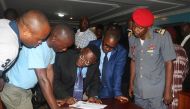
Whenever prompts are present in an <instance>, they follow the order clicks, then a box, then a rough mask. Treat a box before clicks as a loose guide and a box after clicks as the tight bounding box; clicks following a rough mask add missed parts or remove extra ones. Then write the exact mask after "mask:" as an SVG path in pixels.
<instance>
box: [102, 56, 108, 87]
mask: <svg viewBox="0 0 190 109" xmlns="http://www.w3.org/2000/svg"><path fill="white" fill-rule="evenodd" d="M107 64H108V57H107V53H105V56H104V62H103V67H102V84H103V85H106V69H107Z"/></svg>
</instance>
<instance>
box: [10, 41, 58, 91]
mask: <svg viewBox="0 0 190 109" xmlns="http://www.w3.org/2000/svg"><path fill="white" fill-rule="evenodd" d="M54 60H55V52H54V51H53V49H52V48H49V47H48V45H47V43H46V42H43V43H42V44H41V45H39V46H38V47H36V48H27V47H25V46H24V47H23V48H22V49H21V51H20V53H19V57H18V60H17V61H16V63H15V65H14V66H13V67H12V68H11V69H10V70H9V71H8V72H7V77H8V78H9V83H10V84H13V85H15V86H16V87H20V88H23V89H29V88H32V87H34V86H35V84H36V83H37V77H36V74H35V71H34V70H35V68H47V67H48V65H49V64H53V63H54Z"/></svg>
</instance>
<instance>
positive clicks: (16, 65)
mask: <svg viewBox="0 0 190 109" xmlns="http://www.w3.org/2000/svg"><path fill="white" fill-rule="evenodd" d="M129 24H130V26H129V27H128V30H129V31H128V35H127V39H126V40H123V39H122V37H121V31H120V28H119V27H118V26H115V25H109V26H108V27H107V29H106V30H105V34H103V31H102V25H99V26H97V28H96V32H95V33H93V32H92V31H91V30H90V29H89V20H88V18H87V17H82V19H81V21H80V24H79V29H78V30H77V32H76V33H74V32H73V30H72V29H71V27H70V26H69V25H67V24H64V23H60V24H57V25H55V26H54V27H51V26H50V24H49V22H48V19H47V18H46V16H45V15H44V14H43V13H42V12H40V11H38V10H29V11H27V12H25V13H24V14H23V15H22V16H20V17H19V18H17V19H14V20H12V19H10V20H8V19H0V32H1V33H2V34H1V36H0V37H1V41H0V49H1V54H0V74H1V76H3V80H4V82H5V84H3V85H1V92H0V96H1V100H2V101H3V104H4V105H5V107H6V108H7V109H33V104H32V101H31V100H32V97H33V96H34V93H32V91H31V89H32V88H33V87H35V85H36V84H37V83H38V84H39V87H40V89H41V92H42V94H43V96H44V98H45V100H46V102H47V104H48V106H49V108H51V109H60V108H61V107H62V106H63V105H64V104H69V105H71V104H74V103H76V102H77V101H79V100H87V101H88V102H92V103H98V104H101V103H102V101H101V99H107V98H110V99H116V100H118V101H119V102H121V103H125V102H128V101H129V100H131V98H133V97H134V102H135V104H137V105H138V106H140V107H142V108H143V109H167V108H168V107H170V108H171V107H172V106H171V105H175V106H176V103H172V101H173V99H174V98H175V97H174V91H173V90H174V87H173V86H174V85H173V82H174V81H175V80H174V79H173V78H174V76H173V75H174V73H175V68H176V67H175V64H176V63H178V60H179V61H180V62H179V63H183V64H182V65H186V66H184V67H182V68H183V69H182V71H184V72H185V73H183V74H181V75H182V76H184V75H185V76H186V75H187V72H188V58H185V59H182V58H181V57H182V56H181V54H184V55H185V56H187V55H186V51H185V50H182V51H183V52H182V53H181V52H180V53H178V52H176V51H175V50H176V49H175V48H174V44H173V42H172V37H171V35H170V34H171V33H169V32H168V31H167V30H166V29H161V28H158V27H154V26H153V24H154V15H153V14H152V12H151V11H150V10H149V9H147V8H138V9H136V10H135V11H134V12H133V13H132V15H131V20H130V23H129ZM125 41H126V42H128V44H129V47H124V46H123V45H121V44H120V43H122V42H125ZM73 45H74V47H73ZM127 48H128V49H127ZM177 50H178V51H179V49H177ZM188 56H189V54H188ZM128 57H129V58H128ZM127 66H129V67H127ZM126 68H130V77H129V79H130V80H129V81H128V84H129V89H128V91H127V92H128V95H129V96H126V95H125V94H124V93H123V91H122V87H123V86H122V79H123V75H124V73H125V72H126V71H129V70H126ZM180 69H181V68H180ZM178 71H179V70H178ZM128 73H129V72H128ZM177 73H179V72H177ZM3 80H2V78H1V80H0V82H2V81H3ZM183 80H184V79H183ZM183 80H181V81H183ZM187 81H188V80H187ZM2 83H3V82H2ZM124 87H128V86H124ZM178 88H179V87H178ZM181 89H182V88H181ZM173 102H176V100H175V101H173ZM171 109H175V108H171Z"/></svg>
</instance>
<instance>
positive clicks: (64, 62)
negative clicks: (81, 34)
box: [54, 50, 100, 99]
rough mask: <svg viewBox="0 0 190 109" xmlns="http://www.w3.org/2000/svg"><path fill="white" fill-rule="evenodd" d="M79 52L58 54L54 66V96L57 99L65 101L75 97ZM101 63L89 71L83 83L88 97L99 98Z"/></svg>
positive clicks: (71, 51)
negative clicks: (99, 66)
mask: <svg viewBox="0 0 190 109" xmlns="http://www.w3.org/2000/svg"><path fill="white" fill-rule="evenodd" d="M78 55H79V52H78V51H76V50H68V51H67V52H65V53H58V54H57V55H56V58H55V64H54V73H55V75H54V94H55V96H56V98H57V99H64V98H67V97H72V96H73V90H74V85H75V80H76V75H77V66H76V64H75V63H76V60H77V57H78ZM98 65H99V62H97V63H96V64H94V65H91V66H89V67H88V69H87V73H86V78H85V79H84V81H83V86H84V89H83V90H84V92H86V93H87V96H89V97H93V96H98V91H99V85H100V77H99V76H100V72H99V68H98Z"/></svg>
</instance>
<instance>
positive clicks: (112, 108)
mask: <svg viewBox="0 0 190 109" xmlns="http://www.w3.org/2000/svg"><path fill="white" fill-rule="evenodd" d="M102 102H103V104H106V105H107V107H106V108H105V109H142V108H140V107H139V106H137V105H136V104H134V103H132V102H127V103H120V102H119V101H117V100H114V99H102ZM63 109H77V108H69V107H68V105H65V106H64V107H63Z"/></svg>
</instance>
